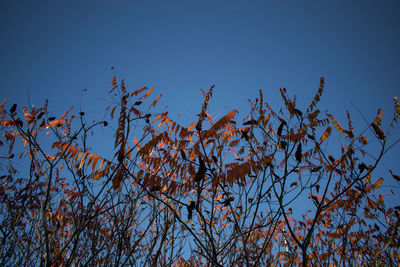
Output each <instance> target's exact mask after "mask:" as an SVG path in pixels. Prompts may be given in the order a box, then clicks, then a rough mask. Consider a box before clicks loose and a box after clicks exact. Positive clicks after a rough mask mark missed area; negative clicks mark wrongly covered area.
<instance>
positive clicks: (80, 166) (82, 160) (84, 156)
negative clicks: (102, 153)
mask: <svg viewBox="0 0 400 267" xmlns="http://www.w3.org/2000/svg"><path fill="white" fill-rule="evenodd" d="M88 155H89V152H85V154H83V157H82V158H81V162H80V163H79V167H78V169H80V168H82V166H83V164H84V163H85V161H86V158H87V156H88Z"/></svg>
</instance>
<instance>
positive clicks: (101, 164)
mask: <svg viewBox="0 0 400 267" xmlns="http://www.w3.org/2000/svg"><path fill="white" fill-rule="evenodd" d="M104 161H105V159H102V161H101V162H100V165H99V167H98V168H97V170H101V169H102V168H103V164H104ZM93 163H94V162H93Z"/></svg>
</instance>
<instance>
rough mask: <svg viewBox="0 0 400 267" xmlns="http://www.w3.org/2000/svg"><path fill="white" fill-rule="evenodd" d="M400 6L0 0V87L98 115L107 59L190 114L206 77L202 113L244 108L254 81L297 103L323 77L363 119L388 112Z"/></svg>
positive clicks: (335, 109) (20, 99)
mask: <svg viewBox="0 0 400 267" xmlns="http://www.w3.org/2000/svg"><path fill="white" fill-rule="evenodd" d="M399 14H400V2H399V1H333V0H332V1H258V0H257V1H256V0H251V1H222V0H214V1H194V0H188V1H174V0H169V1H151V0H150V1H128V0H125V1H122V0H120V1H105V0H99V1H82V0H81V1H33V0H32V1H15V0H2V1H1V2H0V21H1V23H0V30H1V42H0V63H1V65H0V77H1V78H0V90H1V98H2V99H3V98H8V99H9V103H14V102H17V103H19V104H20V105H22V104H25V105H27V103H28V96H29V98H30V101H31V103H35V104H38V105H41V104H42V103H43V101H44V99H45V98H48V99H49V101H50V107H51V108H52V109H53V110H54V111H55V112H58V114H61V113H62V112H63V111H65V110H66V109H67V108H68V107H70V106H72V105H75V108H74V111H75V112H78V111H79V110H80V108H82V110H83V111H85V112H86V113H87V114H89V115H93V116H94V117H96V116H97V118H99V116H100V117H101V115H102V114H103V113H102V110H104V108H105V107H106V106H107V105H108V103H107V102H106V99H107V94H106V92H107V91H108V90H109V89H110V81H111V78H112V76H113V75H114V72H113V71H111V70H110V68H111V67H112V66H114V67H115V69H116V71H115V73H116V75H117V77H118V78H125V80H126V82H127V86H128V87H129V88H132V89H137V88H140V87H143V86H149V87H154V88H155V92H156V93H162V94H163V101H162V102H161V103H162V105H163V106H165V105H168V109H169V110H170V115H171V116H172V117H173V118H176V119H177V120H181V121H183V122H184V123H188V122H190V121H192V120H194V118H195V117H194V115H195V114H197V113H198V111H199V109H200V105H201V93H200V91H199V88H203V89H207V88H209V87H210V85H212V84H216V89H215V94H214V99H213V102H212V103H213V105H212V110H211V113H212V114H215V115H216V114H218V113H219V112H225V111H229V110H230V109H232V108H239V110H240V116H243V115H245V113H246V112H247V110H248V109H247V107H248V105H247V99H248V98H252V99H253V98H254V97H256V96H257V95H258V89H260V88H261V89H263V90H264V95H265V96H266V98H267V101H269V102H270V103H271V104H272V106H274V107H276V108H279V107H281V102H280V99H279V88H280V87H286V88H287V89H288V91H289V94H291V95H293V94H296V95H297V96H298V97H299V101H300V102H299V103H300V104H303V105H304V106H306V105H307V104H309V102H310V101H311V98H312V96H313V94H314V93H315V92H316V89H317V88H318V85H319V78H320V76H325V78H326V90H325V94H324V95H323V100H322V102H321V103H322V104H321V108H322V109H325V108H327V109H329V110H330V111H331V112H332V113H333V114H335V115H336V116H337V118H338V119H339V121H343V122H344V121H345V112H344V109H345V108H349V109H350V110H351V111H352V114H354V116H355V117H356V116H358V113H357V111H356V110H355V109H354V107H353V105H354V106H356V107H358V108H359V109H360V110H361V111H363V113H364V115H365V116H366V117H367V118H368V119H370V120H372V119H373V118H374V116H375V114H376V110H377V108H378V107H381V108H382V109H383V111H384V116H385V114H386V116H387V117H389V116H391V115H392V97H393V96H395V95H397V96H400V94H399V93H400V90H399V85H400V61H399V59H400V34H399V26H400V16H399ZM84 88H87V92H85V93H82V89H84ZM80 105H81V107H80ZM225 107H226V108H225ZM178 113H182V116H180V117H177V114H178ZM99 119H101V118H99ZM363 126H365V124H364V125H363ZM397 133H398V132H397ZM397 136H399V135H398V134H397ZM111 143H112V142H111ZM397 151H398V150H397ZM397 155H398V154H397ZM390 160H391V162H392V163H393V164H391V168H393V169H394V171H395V172H397V173H400V169H399V167H398V166H399V164H398V159H397V158H396V157H392V158H390ZM396 168H397V169H396ZM385 175H388V174H386V173H385Z"/></svg>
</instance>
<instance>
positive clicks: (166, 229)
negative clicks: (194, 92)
mask: <svg viewBox="0 0 400 267" xmlns="http://www.w3.org/2000/svg"><path fill="white" fill-rule="evenodd" d="M111 86H112V88H111V91H110V93H111V97H112V98H113V99H114V102H115V103H114V105H112V106H110V107H108V108H107V109H106V110H107V112H108V114H109V116H110V119H109V122H106V121H94V122H92V123H89V122H88V120H86V119H85V116H86V115H85V114H84V113H83V112H80V113H79V115H78V114H76V115H75V116H74V115H71V113H72V111H71V110H68V111H67V112H65V113H64V114H63V115H61V116H57V115H56V114H52V113H51V112H50V111H49V109H48V103H47V101H45V103H44V105H43V106H42V107H38V106H31V107H22V109H21V108H19V107H18V106H17V104H13V105H11V107H9V106H8V104H7V103H6V100H4V101H3V102H2V104H1V106H0V116H1V120H0V131H1V141H0V145H1V146H2V149H1V165H0V170H1V176H0V205H1V207H0V265H1V266H14V265H22V266H144V265H151V266H271V265H273V266H276V265H279V266H281V265H282V266H291V265H302V266H329V265H331V266H356V265H367V266H376V265H380V266H388V265H391V266H397V265H399V264H400V257H399V245H400V236H399V225H400V218H399V209H400V207H399V206H397V205H396V204H398V202H397V201H396V200H393V199H398V196H397V195H395V194H396V188H394V190H390V189H391V188H389V189H388V187H384V186H382V184H384V183H387V184H389V185H398V183H399V181H400V177H399V176H398V174H396V170H394V171H393V170H391V169H390V170H389V169H386V171H387V173H386V174H387V175H386V176H387V177H386V178H387V179H386V180H385V181H384V178H383V177H380V176H377V175H376V173H377V172H374V171H375V170H376V169H377V167H378V166H379V167H380V166H381V164H380V162H381V159H382V157H383V156H384V155H385V153H386V152H387V151H388V150H390V149H391V148H393V147H394V146H395V145H396V144H397V142H398V140H392V141H390V139H393V138H391V136H392V135H391V133H392V132H393V130H394V128H395V127H396V124H397V120H398V116H399V114H400V107H399V102H398V100H397V98H396V97H394V114H393V115H392V116H391V120H390V119H389V120H385V121H383V119H382V118H383V114H382V110H381V109H378V111H377V115H376V117H375V118H370V121H368V123H365V124H364V125H365V127H364V128H363V129H360V130H359V129H356V128H355V127H353V123H352V119H351V116H350V113H349V112H347V116H346V117H345V118H343V119H340V120H339V119H337V118H335V117H334V116H333V115H332V114H330V113H328V112H326V111H321V110H320V109H319V108H318V104H319V100H320V97H321V95H322V93H323V91H324V79H323V78H321V80H320V86H319V89H318V90H317V92H316V94H315V96H314V98H313V99H311V101H310V104H309V105H308V106H306V107H300V106H298V105H296V97H294V98H292V97H289V95H288V93H287V92H286V89H280V93H281V97H282V100H283V105H282V106H283V108H282V109H281V110H280V111H279V112H276V111H274V110H273V109H272V108H271V106H270V105H269V104H268V103H266V102H265V101H264V96H263V93H262V91H260V92H259V96H258V97H257V98H256V99H255V100H254V101H252V102H250V111H249V112H248V113H247V114H246V116H244V117H242V118H238V117H239V114H238V111H237V110H232V111H230V112H229V113H227V114H225V115H224V116H222V117H221V116H220V117H218V118H212V116H211V115H210V114H209V110H208V106H209V102H210V101H211V99H212V95H213V90H214V88H213V87H211V88H210V89H209V90H208V91H204V90H201V92H202V94H203V99H204V100H203V104H202V106H201V109H200V112H199V114H198V116H197V117H194V122H193V123H191V124H190V125H187V126H183V125H181V124H179V123H178V122H176V121H174V120H172V119H171V118H170V117H169V116H168V113H167V112H165V113H161V112H158V113H157V112H155V111H154V110H156V109H155V107H156V105H157V102H158V100H159V97H153V95H152V92H153V89H149V88H147V87H144V88H141V89H139V90H134V91H129V90H128V89H126V87H125V84H124V81H121V82H118V81H117V80H116V79H115V77H114V78H113V80H112V83H111ZM366 120H368V119H366ZM384 122H385V123H384ZM387 122H388V123H387ZM106 130H107V131H113V133H114V135H113V136H111V135H110V137H109V138H108V139H105V140H102V143H103V144H104V143H106V142H110V143H111V144H112V146H110V147H114V151H105V150H104V147H105V146H103V144H99V143H92V142H91V140H92V139H93V134H92V133H93V132H102V131H106ZM372 141H373V142H372ZM97 142H98V141H97ZM89 144H90V146H89ZM396 167H398V166H396ZM397 170H398V169H397ZM397 191H398V190H397ZM388 199H392V201H390V202H389V201H388Z"/></svg>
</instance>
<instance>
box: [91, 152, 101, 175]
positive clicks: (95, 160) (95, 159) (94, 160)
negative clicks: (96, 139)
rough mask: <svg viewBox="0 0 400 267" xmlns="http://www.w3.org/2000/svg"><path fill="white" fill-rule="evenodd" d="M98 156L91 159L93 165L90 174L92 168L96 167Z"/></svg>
mask: <svg viewBox="0 0 400 267" xmlns="http://www.w3.org/2000/svg"><path fill="white" fill-rule="evenodd" d="M99 158H100V157H99V156H97V155H96V156H95V157H94V159H93V163H92V172H94V167H96V163H97V161H98V160H99Z"/></svg>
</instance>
